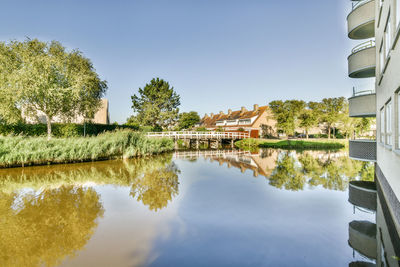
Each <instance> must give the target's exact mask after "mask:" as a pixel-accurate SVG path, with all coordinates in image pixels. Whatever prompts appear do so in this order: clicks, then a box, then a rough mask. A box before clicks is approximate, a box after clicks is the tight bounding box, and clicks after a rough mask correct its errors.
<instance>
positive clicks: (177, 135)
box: [147, 132, 250, 139]
mask: <svg viewBox="0 0 400 267" xmlns="http://www.w3.org/2000/svg"><path fill="white" fill-rule="evenodd" d="M147 137H165V138H173V139H244V138H250V134H249V133H247V132H149V133H147Z"/></svg>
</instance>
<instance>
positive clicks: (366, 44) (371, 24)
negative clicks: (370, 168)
mask: <svg viewBox="0 0 400 267" xmlns="http://www.w3.org/2000/svg"><path fill="white" fill-rule="evenodd" d="M347 22H348V36H349V38H350V39H353V40H364V41H363V42H362V41H360V42H362V43H361V44H359V45H358V46H356V47H355V48H354V49H353V51H352V52H351V54H350V56H349V57H348V65H349V73H348V75H349V77H351V78H355V79H362V78H373V77H374V78H375V90H363V89H362V88H360V89H359V91H355V92H354V93H353V96H352V97H351V98H349V113H350V116H352V117H375V116H376V118H377V126H376V127H377V129H376V131H377V136H376V140H374V141H370V140H351V141H350V144H349V155H350V157H352V158H354V159H358V160H364V161H372V162H376V164H375V174H376V179H375V180H376V187H377V195H378V202H379V201H380V202H381V203H382V202H384V204H383V205H378V206H379V207H383V208H381V210H382V211H381V212H380V213H381V214H384V215H385V220H386V224H387V228H388V229H384V230H385V231H389V233H390V234H389V236H390V237H391V238H392V239H393V238H394V239H396V240H397V241H399V238H398V236H399V233H400V202H399V200H400V41H399V36H400V0H361V1H352V11H351V12H350V14H349V15H348V17H347ZM385 207H386V208H385ZM379 220H381V218H377V222H379ZM378 225H379V224H378ZM377 228H379V229H377V237H378V236H379V235H381V234H382V231H383V230H382V229H381V228H380V227H377ZM394 239H393V240H394ZM377 240H378V241H377V242H378V243H377V244H378V245H377V246H378V253H377V259H376V263H377V266H399V265H396V264H398V260H396V259H395V258H390V257H389V259H387V258H386V259H385V257H384V255H383V253H382V251H384V249H383V250H382V249H381V248H384V247H385V241H384V240H383V239H382V238H377ZM393 240H392V241H393ZM397 250H398V251H397V252H396V249H395V254H396V255H397V254H399V253H400V248H397ZM397 256H399V255H397ZM392 264H393V265H392Z"/></svg>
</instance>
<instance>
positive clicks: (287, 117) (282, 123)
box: [269, 100, 306, 136]
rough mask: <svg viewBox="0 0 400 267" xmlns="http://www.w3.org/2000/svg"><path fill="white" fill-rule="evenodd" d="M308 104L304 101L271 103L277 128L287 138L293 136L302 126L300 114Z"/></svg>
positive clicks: (277, 101) (276, 101)
mask: <svg viewBox="0 0 400 267" xmlns="http://www.w3.org/2000/svg"><path fill="white" fill-rule="evenodd" d="M305 106H306V103H305V102H304V101H302V100H286V101H285V102H283V101H282V100H275V101H272V102H270V103H269V107H270V108H271V110H272V112H273V114H274V118H275V120H276V121H277V127H278V128H279V129H281V130H282V131H284V132H285V133H286V135H287V136H289V135H293V134H294V132H295V129H296V127H298V126H299V124H300V120H299V118H300V114H301V111H302V110H303V109H304V108H305Z"/></svg>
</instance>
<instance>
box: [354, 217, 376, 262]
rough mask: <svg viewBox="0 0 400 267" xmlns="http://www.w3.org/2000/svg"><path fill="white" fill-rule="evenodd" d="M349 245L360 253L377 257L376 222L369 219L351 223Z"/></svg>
mask: <svg viewBox="0 0 400 267" xmlns="http://www.w3.org/2000/svg"><path fill="white" fill-rule="evenodd" d="M349 245H350V247H352V248H353V249H355V250H356V251H358V252H359V253H360V254H362V255H364V256H366V257H368V258H370V259H376V254H377V250H376V248H377V245H376V224H375V223H371V222H368V221H352V222H351V223H349Z"/></svg>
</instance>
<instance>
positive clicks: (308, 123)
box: [300, 101, 321, 139]
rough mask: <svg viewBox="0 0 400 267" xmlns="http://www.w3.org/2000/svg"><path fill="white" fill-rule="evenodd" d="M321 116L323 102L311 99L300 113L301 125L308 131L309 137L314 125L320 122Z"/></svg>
mask: <svg viewBox="0 0 400 267" xmlns="http://www.w3.org/2000/svg"><path fill="white" fill-rule="evenodd" d="M320 118H321V103H319V102H313V101H310V102H308V103H307V107H305V108H304V109H303V110H302V111H301V113H300V127H301V128H303V129H304V130H305V132H306V137H307V139H308V133H309V131H310V129H311V128H312V127H315V126H317V125H318V124H319V121H320Z"/></svg>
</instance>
